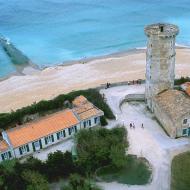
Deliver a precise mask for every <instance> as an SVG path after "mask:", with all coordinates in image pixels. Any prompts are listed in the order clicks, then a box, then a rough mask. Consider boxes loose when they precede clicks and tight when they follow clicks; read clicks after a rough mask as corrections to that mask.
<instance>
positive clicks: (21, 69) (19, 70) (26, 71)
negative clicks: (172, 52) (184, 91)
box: [0, 44, 190, 82]
mask: <svg viewBox="0 0 190 190" xmlns="http://www.w3.org/2000/svg"><path fill="white" fill-rule="evenodd" d="M177 49H190V46H186V45H182V44H176V50H177ZM143 52H146V47H137V48H133V49H128V50H125V51H119V52H115V53H110V54H107V55H100V56H94V57H89V58H82V59H78V60H71V61H65V62H62V63H57V64H55V65H52V66H44V67H39V66H38V65H37V64H34V63H29V64H28V65H19V66H15V68H16V70H15V72H13V73H10V74H8V75H6V76H4V77H0V82H1V81H4V80H7V79H9V78H11V77H14V76H25V75H31V74H35V73H39V72H43V71H44V70H46V69H48V68H56V67H60V66H61V67H66V66H71V65H74V64H86V63H89V62H91V61H93V60H101V59H106V58H112V57H120V56H125V55H130V54H137V53H143Z"/></svg>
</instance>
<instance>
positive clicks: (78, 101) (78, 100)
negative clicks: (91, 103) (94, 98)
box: [72, 95, 88, 106]
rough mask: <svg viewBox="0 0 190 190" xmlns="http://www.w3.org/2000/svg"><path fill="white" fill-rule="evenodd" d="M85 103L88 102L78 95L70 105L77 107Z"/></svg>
mask: <svg viewBox="0 0 190 190" xmlns="http://www.w3.org/2000/svg"><path fill="white" fill-rule="evenodd" d="M86 102H88V100H87V99H86V98H85V97H84V96H82V95H80V96H78V97H76V98H75V99H74V100H73V102H72V103H73V105H74V106H79V105H81V104H85V103H86Z"/></svg>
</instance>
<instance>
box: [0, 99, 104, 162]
mask: <svg viewBox="0 0 190 190" xmlns="http://www.w3.org/2000/svg"><path fill="white" fill-rule="evenodd" d="M102 115H104V113H103V111H101V110H100V109H98V108H97V107H95V106H94V105H93V104H92V103H90V102H89V101H88V100H87V99H86V98H85V97H83V96H79V97H77V98H76V99H75V100H74V101H73V108H72V109H66V110H63V111H61V112H57V113H55V114H52V115H49V116H46V117H44V118H41V119H39V120H37V121H33V122H30V123H27V124H25V125H23V126H19V127H15V128H12V129H10V130H7V131H3V132H2V137H3V140H2V141H0V161H3V160H8V159H12V158H21V157H23V156H27V155H31V154H32V153H34V152H36V151H41V150H43V149H44V148H47V147H49V146H51V145H53V144H56V143H58V142H60V141H63V140H66V139H67V138H70V137H72V136H73V135H74V134H75V133H77V132H78V131H79V130H81V129H84V128H91V127H94V126H97V125H100V117H101V116H102Z"/></svg>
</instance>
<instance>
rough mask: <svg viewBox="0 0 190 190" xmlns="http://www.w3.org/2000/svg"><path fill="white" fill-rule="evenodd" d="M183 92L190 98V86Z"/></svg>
mask: <svg viewBox="0 0 190 190" xmlns="http://www.w3.org/2000/svg"><path fill="white" fill-rule="evenodd" d="M185 92H186V93H187V94H188V95H189V96H190V86H188V87H187V89H186V90H185Z"/></svg>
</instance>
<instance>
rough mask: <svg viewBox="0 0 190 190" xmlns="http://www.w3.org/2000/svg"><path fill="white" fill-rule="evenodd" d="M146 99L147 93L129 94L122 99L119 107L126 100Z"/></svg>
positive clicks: (141, 100)
mask: <svg viewBox="0 0 190 190" xmlns="http://www.w3.org/2000/svg"><path fill="white" fill-rule="evenodd" d="M144 101H145V94H128V95H126V96H125V98H124V99H122V100H121V101H120V103H119V107H120V108H121V106H122V105H123V103H125V102H144Z"/></svg>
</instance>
